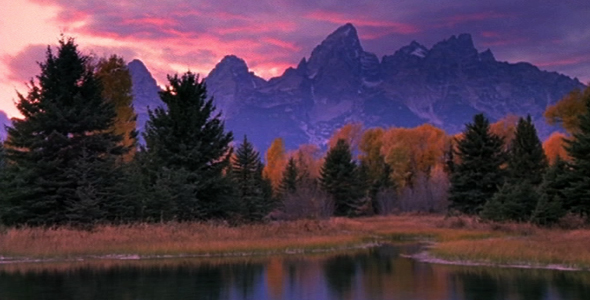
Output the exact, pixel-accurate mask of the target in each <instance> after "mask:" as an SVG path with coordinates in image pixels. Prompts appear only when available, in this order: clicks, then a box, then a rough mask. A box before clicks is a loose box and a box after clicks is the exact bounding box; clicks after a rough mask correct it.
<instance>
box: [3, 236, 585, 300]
mask: <svg viewBox="0 0 590 300" xmlns="http://www.w3.org/2000/svg"><path fill="white" fill-rule="evenodd" d="M419 250H420V246H419V245H402V246H400V245H384V246H380V247H376V248H371V249H364V250H356V251H350V252H339V253H329V254H308V255H283V256H265V257H232V258H199V259H196V258H193V259H151V260H136V261H131V260H95V261H84V262H69V263H65V262H64V263H27V264H4V265H0V299H3V300H12V299H47V300H53V299H56V300H57V299H59V300H65V299H77V300H78V299H109V300H114V299H257V300H258V299H262V300H264V299H410V300H411V299H478V300H486V299H490V300H492V299H523V300H524V299H527V300H536V299H543V300H545V299H589V297H590V272H573V271H552V270H532V269H508V268H493V267H467V266H450V265H437V264H429V263H421V262H418V261H415V260H413V259H410V258H404V257H402V256H400V254H411V253H415V252H416V251H419Z"/></svg>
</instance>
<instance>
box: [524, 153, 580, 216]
mask: <svg viewBox="0 0 590 300" xmlns="http://www.w3.org/2000/svg"><path fill="white" fill-rule="evenodd" d="M568 168H569V167H568V163H567V162H566V161H564V160H562V159H561V157H560V156H557V159H556V160H555V162H554V163H553V164H552V165H551V166H550V167H549V168H548V169H547V172H545V175H544V176H543V181H542V183H541V185H540V186H539V195H540V198H539V201H538V202H537V206H536V207H535V210H534V211H533V214H532V216H531V221H532V222H533V223H536V224H539V225H551V224H553V223H556V222H557V221H558V220H559V219H560V218H561V217H563V215H564V214H565V213H566V211H567V210H569V209H571V206H570V205H569V203H568V202H567V201H566V199H567V198H566V196H565V194H564V192H565V190H566V189H567V188H568V187H569V183H570V182H569V178H568V176H567V172H568Z"/></svg>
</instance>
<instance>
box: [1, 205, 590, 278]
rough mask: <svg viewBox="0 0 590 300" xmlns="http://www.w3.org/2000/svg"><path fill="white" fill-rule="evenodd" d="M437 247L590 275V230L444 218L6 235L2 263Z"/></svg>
mask: <svg viewBox="0 0 590 300" xmlns="http://www.w3.org/2000/svg"><path fill="white" fill-rule="evenodd" d="M391 241H432V242H436V243H435V244H434V246H433V248H432V249H431V253H432V254H434V255H435V256H437V257H440V258H444V259H452V260H469V261H482V262H490V263H503V264H506V263H508V264H534V265H547V264H561V265H565V266H578V267H583V268H590V230H573V231H565V230H561V229H542V228H538V227H535V226H533V225H529V224H495V223H483V222H480V221H479V220H478V219H476V218H467V217H443V216H440V215H401V216H376V217H367V218H357V219H347V218H332V219H329V220H298V221H288V222H274V223H268V224H255V225H243V226H237V227H234V226H228V225H226V224H223V223H173V222H172V223H161V224H135V225H119V226H111V225H109V226H99V227H96V228H94V229H93V230H91V231H84V230H77V229H70V228H54V229H43V228H7V229H5V230H3V231H2V232H0V256H4V257H11V258H28V259H58V260H59V259H76V258H93V257H104V256H114V257H117V256H125V255H131V256H139V257H159V256H213V257H215V256H244V255H250V256H256V255H266V254H280V253H309V252H322V251H334V250H338V249H340V250H341V249H351V248H362V247H364V246H367V245H374V244H376V243H381V242H391Z"/></svg>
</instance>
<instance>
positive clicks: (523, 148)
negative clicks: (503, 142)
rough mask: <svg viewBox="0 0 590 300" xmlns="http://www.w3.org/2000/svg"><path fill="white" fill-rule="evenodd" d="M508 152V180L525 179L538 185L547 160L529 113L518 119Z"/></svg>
mask: <svg viewBox="0 0 590 300" xmlns="http://www.w3.org/2000/svg"><path fill="white" fill-rule="evenodd" d="M508 154H509V155H508V173H509V174H508V176H509V177H510V179H511V180H510V182H513V183H514V182H515V181H524V180H526V181H528V182H529V183H531V184H532V185H533V186H538V185H539V184H540V183H541V181H543V174H544V173H545V171H546V169H547V166H548V162H547V157H546V156H545V151H543V144H542V143H541V140H539V136H538V135H537V130H536V129H535V125H534V124H533V121H532V120H531V116H530V115H528V116H527V118H526V119H523V118H520V119H519V121H518V125H517V126H516V132H515V134H514V140H513V141H512V143H511V145H510V150H509V153H508Z"/></svg>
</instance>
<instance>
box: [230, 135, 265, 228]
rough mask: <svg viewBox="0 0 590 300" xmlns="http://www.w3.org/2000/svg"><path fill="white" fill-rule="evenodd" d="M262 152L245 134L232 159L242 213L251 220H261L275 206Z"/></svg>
mask: <svg viewBox="0 0 590 300" xmlns="http://www.w3.org/2000/svg"><path fill="white" fill-rule="evenodd" d="M262 170H263V165H262V162H261V161H260V154H259V153H258V152H257V151H256V150H254V147H253V146H252V144H251V143H250V142H249V141H248V139H247V137H246V136H244V141H243V142H242V144H241V145H240V146H239V147H238V149H237V150H236V153H235V156H234V157H233V159H232V168H231V176H232V178H233V181H234V183H235V187H236V190H237V194H238V199H239V205H240V211H241V215H242V217H243V218H244V220H246V221H249V222H259V221H262V219H263V218H264V217H265V216H266V215H267V214H268V213H270V211H271V210H272V209H273V208H274V205H273V204H274V203H273V200H272V186H271V184H270V181H269V180H268V179H266V178H264V177H263V176H262Z"/></svg>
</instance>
